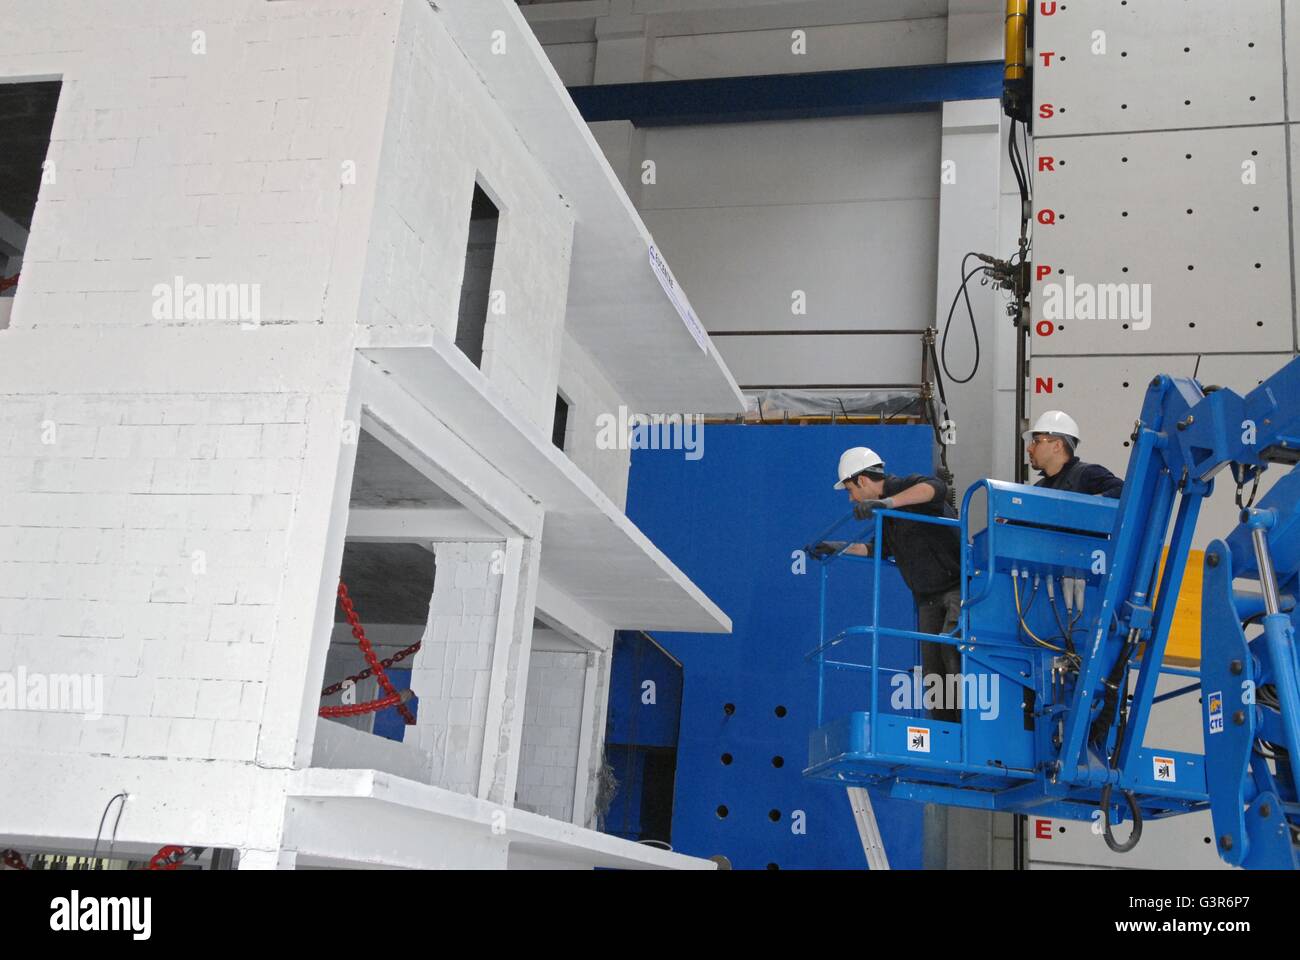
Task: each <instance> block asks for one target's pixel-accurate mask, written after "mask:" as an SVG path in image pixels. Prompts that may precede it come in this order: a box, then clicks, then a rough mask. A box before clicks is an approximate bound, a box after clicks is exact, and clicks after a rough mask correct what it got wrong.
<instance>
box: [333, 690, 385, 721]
mask: <svg viewBox="0 0 1300 960" xmlns="http://www.w3.org/2000/svg"><path fill="white" fill-rule="evenodd" d="M403 697H404V694H402V693H395V694H393V695H392V696H391V697H382V698H380V699H379V700H367V701H366V702H365V703H347V704H344V705H343V706H341V707H321V708H320V715H321V716H322V717H359V716H361V714H363V713H378V712H379V711H380V710H387V709H388V708H389V707H395V706H397V705H398V704H399V703H405V702H406V701H405V700H404V699H403Z"/></svg>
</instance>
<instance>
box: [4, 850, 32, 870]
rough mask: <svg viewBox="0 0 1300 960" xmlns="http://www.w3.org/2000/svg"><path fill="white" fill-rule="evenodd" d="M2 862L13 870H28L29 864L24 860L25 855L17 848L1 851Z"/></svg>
mask: <svg viewBox="0 0 1300 960" xmlns="http://www.w3.org/2000/svg"><path fill="white" fill-rule="evenodd" d="M0 862H3V863H4V865H5V866H6V867H8V868H9V869H11V870H27V869H28V866H27V864H26V863H24V862H23V855H22V854H21V853H19V852H18V851H17V850H3V851H0Z"/></svg>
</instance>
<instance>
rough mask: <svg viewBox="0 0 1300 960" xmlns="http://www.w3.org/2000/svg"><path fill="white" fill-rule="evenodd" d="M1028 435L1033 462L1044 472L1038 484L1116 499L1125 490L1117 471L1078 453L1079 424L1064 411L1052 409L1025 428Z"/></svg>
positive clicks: (1053, 488) (1034, 466) (1029, 452)
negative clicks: (1086, 458) (1031, 425)
mask: <svg viewBox="0 0 1300 960" xmlns="http://www.w3.org/2000/svg"><path fill="white" fill-rule="evenodd" d="M1024 438H1025V443H1026V444H1027V446H1026V447H1025V450H1026V452H1027V453H1028V454H1029V463H1030V464H1031V465H1032V466H1033V468H1034V469H1035V470H1038V471H1040V472H1041V473H1042V475H1043V477H1042V479H1041V480H1039V481H1038V483H1036V484H1035V486H1038V487H1047V488H1048V489H1051V490H1062V491H1066V492H1070V493H1087V494H1098V495H1100V496H1103V497H1112V498H1114V499H1119V495H1120V494H1121V493H1122V492H1123V491H1124V481H1123V480H1121V479H1120V478H1119V477H1117V476H1115V474H1113V473H1111V472H1110V471H1109V470H1107V469H1106V468H1105V467H1103V466H1102V465H1101V464H1099V463H1085V462H1084V461H1082V460H1080V459H1079V458H1078V456H1076V455H1075V450H1077V449H1078V448H1079V425H1078V424H1077V423H1075V422H1074V418H1073V417H1071V416H1070V415H1069V414H1067V413H1065V412H1064V411H1063V410H1048V411H1047V412H1046V413H1044V414H1043V415H1042V416H1041V417H1039V418H1038V420H1037V421H1036V422H1035V423H1034V425H1033V427H1031V428H1030V429H1028V430H1026V431H1025V433H1024Z"/></svg>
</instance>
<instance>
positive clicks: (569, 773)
mask: <svg viewBox="0 0 1300 960" xmlns="http://www.w3.org/2000/svg"><path fill="white" fill-rule="evenodd" d="M587 657H588V654H586V653H582V652H580V651H574V652H573V653H563V652H559V651H551V650H534V651H533V655H532V660H531V662H530V663H529V667H528V694H527V698H526V700H525V707H524V735H523V746H522V756H521V759H520V767H519V787H518V792H517V796H516V803H517V804H518V805H519V806H521V807H525V808H526V809H529V810H533V811H535V812H537V813H541V814H544V815H546V816H548V817H555V818H556V819H557V820H572V819H573V798H574V787H575V782H574V778H575V776H576V775H577V769H578V745H579V742H580V740H581V738H582V713H583V702H582V701H583V691H584V688H585V686H586V676H587Z"/></svg>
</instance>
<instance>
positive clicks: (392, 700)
mask: <svg viewBox="0 0 1300 960" xmlns="http://www.w3.org/2000/svg"><path fill="white" fill-rule="evenodd" d="M339 606H341V607H342V608H343V615H344V616H345V617H347V618H348V623H349V624H351V625H352V636H354V637H356V638H357V646H359V647H360V648H361V653H362V655H363V656H364V657H365V658H366V663H368V664H369V665H370V672H371V673H372V674H373V675H374V677H375V679H376V680H378V681H379V686H380V688H381V689H382V690H383V691H384V694H385V696H384V697H383V698H381V699H379V700H371V701H369V702H368V703H355V704H347V705H346V709H348V710H349V712H347V713H333V714H326V712H325V711H326V710H331V711H333V710H340V709H345V708H340V707H321V709H320V711H319V712H320V715H321V716H356V715H357V714H361V713H370V712H373V711H375V710H383V709H385V708H386V707H391V706H395V707H397V712H398V713H400V714H401V715H402V719H403V720H405V721H406V723H407V724H408V725H409V724H413V723H415V716H414V715H413V714H412V713H411V711H410V710H409V709H408V708H407V706H406V703H405V702H404V698H403V697H402V695H401V694H400V693H398V692H397V688H396V687H394V686H393V683H392V681H391V680H389V679H388V674H387V673H386V672H385V671H384V665H383V664H382V663H380V662H379V658H378V657H377V656H375V651H374V648H373V647H371V646H370V641H369V640H368V639H366V631H365V629H364V628H363V627H362V626H361V619H360V618H359V617H358V616H357V611H356V610H355V609H354V608H353V606H352V598H351V597H350V596H348V588H347V585H346V584H344V583H343V581H342V580H340V581H339ZM358 708H369V709H358Z"/></svg>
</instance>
